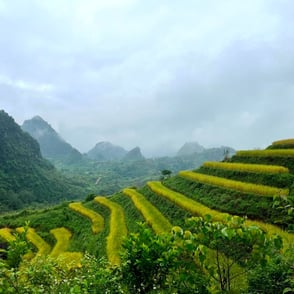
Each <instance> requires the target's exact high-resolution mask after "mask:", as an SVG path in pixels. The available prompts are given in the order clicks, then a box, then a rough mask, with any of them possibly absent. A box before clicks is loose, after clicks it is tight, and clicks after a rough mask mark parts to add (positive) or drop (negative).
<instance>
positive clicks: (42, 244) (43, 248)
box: [16, 227, 51, 255]
mask: <svg viewBox="0 0 294 294" xmlns="http://www.w3.org/2000/svg"><path fill="white" fill-rule="evenodd" d="M16 231H17V232H19V233H22V232H24V227H19V228H17V229H16ZM26 238H27V240H28V241H29V242H31V243H32V244H33V245H34V246H35V247H36V248H37V250H38V252H37V254H40V255H47V254H49V253H50V251H51V246H50V245H49V244H48V243H47V242H46V241H45V240H44V239H43V238H42V237H41V236H39V235H38V234H37V233H36V231H35V230H34V229H33V228H28V231H27V234H26Z"/></svg>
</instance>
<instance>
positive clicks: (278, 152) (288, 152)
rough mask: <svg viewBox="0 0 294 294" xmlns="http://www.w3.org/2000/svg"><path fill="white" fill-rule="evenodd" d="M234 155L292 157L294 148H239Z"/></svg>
mask: <svg viewBox="0 0 294 294" xmlns="http://www.w3.org/2000/svg"><path fill="white" fill-rule="evenodd" d="M236 156H245V157H249V156H250V157H294V149H273V150H269V149H266V150H240V151H237V152H236Z"/></svg>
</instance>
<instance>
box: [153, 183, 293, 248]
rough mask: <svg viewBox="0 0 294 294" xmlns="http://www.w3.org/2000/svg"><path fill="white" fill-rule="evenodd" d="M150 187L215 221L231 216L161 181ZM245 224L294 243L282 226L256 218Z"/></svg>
mask: <svg viewBox="0 0 294 294" xmlns="http://www.w3.org/2000/svg"><path fill="white" fill-rule="evenodd" d="M147 185H148V187H149V188H150V189H151V190H152V191H153V192H154V193H156V194H157V195H159V196H162V197H164V198H166V199H167V200H169V201H171V202H173V203H174V204H176V205H177V206H179V207H181V208H183V209H185V210H188V211H190V212H191V213H192V214H194V215H196V216H201V217H204V216H205V215H210V216H211V217H212V220H213V221H220V222H226V220H227V218H228V217H229V216H232V215H230V214H228V213H223V212H219V211H217V210H214V209H211V208H209V207H207V206H205V205H203V204H201V203H198V202H197V201H194V200H192V199H190V198H188V197H186V196H185V195H183V194H181V193H178V192H175V191H173V190H171V189H169V188H167V187H165V186H164V185H163V184H162V183H160V182H148V183H147ZM245 225H248V226H252V225H254V226H258V227H260V228H261V229H262V230H264V231H265V232H267V233H268V234H269V235H280V236H281V237H282V239H283V242H284V248H285V249H287V248H289V247H290V246H291V245H293V244H294V234H290V233H288V232H286V231H284V230H282V229H281V228H279V227H277V226H274V225H272V224H267V223H264V222H261V221H255V220H248V219H247V220H245Z"/></svg>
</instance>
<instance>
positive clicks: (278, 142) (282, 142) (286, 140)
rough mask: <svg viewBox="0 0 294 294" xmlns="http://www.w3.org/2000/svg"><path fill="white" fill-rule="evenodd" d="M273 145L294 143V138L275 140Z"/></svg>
mask: <svg viewBox="0 0 294 294" xmlns="http://www.w3.org/2000/svg"><path fill="white" fill-rule="evenodd" d="M272 145H275V146H276V145H294V139H284V140H277V141H274V142H273V143H272Z"/></svg>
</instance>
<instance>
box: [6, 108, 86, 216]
mask: <svg viewBox="0 0 294 294" xmlns="http://www.w3.org/2000/svg"><path fill="white" fill-rule="evenodd" d="M81 191H82V190H81V189H80V187H77V186H74V185H73V184H72V182H71V181H70V180H68V179H67V178H65V177H64V176H62V175H61V174H59V173H58V172H57V171H56V170H55V168H54V166H53V165H52V164H51V163H49V162H48V161H47V160H45V159H44V158H43V157H42V155H41V152H40V146H39V144H38V142H37V141H36V140H35V139H34V138H32V137H31V136H30V135H29V134H28V133H26V132H24V131H23V130H22V129H21V127H20V126H19V125H18V124H16V123H15V121H14V119H13V118H12V117H10V116H9V115H8V114H7V113H6V112H4V111H3V110H1V111H0V211H6V210H11V209H18V208H21V207H24V206H27V205H31V204H33V203H52V202H57V201H60V200H62V199H70V198H72V197H77V195H79V194H80V193H81Z"/></svg>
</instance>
